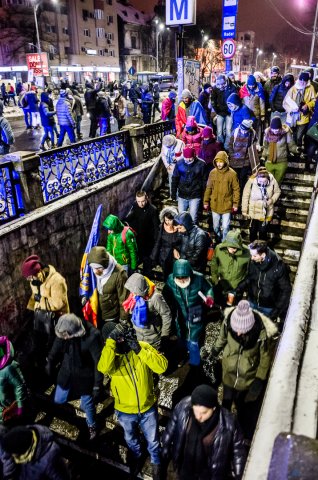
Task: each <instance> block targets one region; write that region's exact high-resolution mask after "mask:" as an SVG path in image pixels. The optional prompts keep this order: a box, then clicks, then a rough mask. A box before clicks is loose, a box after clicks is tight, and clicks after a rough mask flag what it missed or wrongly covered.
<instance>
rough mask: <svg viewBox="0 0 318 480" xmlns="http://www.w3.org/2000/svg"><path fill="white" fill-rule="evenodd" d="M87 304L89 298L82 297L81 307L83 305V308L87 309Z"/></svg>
mask: <svg viewBox="0 0 318 480" xmlns="http://www.w3.org/2000/svg"><path fill="white" fill-rule="evenodd" d="M87 302H88V298H87V297H84V296H82V297H81V305H82V307H85V305H86V303H87Z"/></svg>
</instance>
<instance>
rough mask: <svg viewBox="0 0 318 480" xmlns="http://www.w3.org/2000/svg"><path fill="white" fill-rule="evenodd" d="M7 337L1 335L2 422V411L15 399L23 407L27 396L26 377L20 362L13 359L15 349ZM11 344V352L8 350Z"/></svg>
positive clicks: (0, 406)
mask: <svg viewBox="0 0 318 480" xmlns="http://www.w3.org/2000/svg"><path fill="white" fill-rule="evenodd" d="M6 340H7V339H6V337H0V349H1V355H0V361H1V367H0V423H2V411H3V410H4V409H5V408H7V407H9V406H10V405H11V404H12V403H13V402H14V401H16V402H17V405H18V407H19V408H21V407H23V404H24V401H25V398H26V389H25V383H24V378H23V375H22V373H21V370H20V367H19V364H18V363H17V362H16V361H15V360H13V355H14V349H13V346H12V343H11V342H7V341H6ZM8 345H9V348H10V352H7V351H6V350H7V346H8Z"/></svg>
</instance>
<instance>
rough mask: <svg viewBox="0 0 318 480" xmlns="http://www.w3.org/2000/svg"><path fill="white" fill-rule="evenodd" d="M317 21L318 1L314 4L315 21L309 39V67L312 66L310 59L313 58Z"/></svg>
mask: <svg viewBox="0 0 318 480" xmlns="http://www.w3.org/2000/svg"><path fill="white" fill-rule="evenodd" d="M317 19H318V0H317V4H316V13H315V21H314V27H313V31H312V38H311V47H310V55H309V66H311V64H312V59H313V56H314V49H315V41H316V34H317V32H316V30H317Z"/></svg>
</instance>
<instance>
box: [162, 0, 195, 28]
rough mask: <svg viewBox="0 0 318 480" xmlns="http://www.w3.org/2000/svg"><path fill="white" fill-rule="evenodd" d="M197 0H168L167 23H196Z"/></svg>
mask: <svg viewBox="0 0 318 480" xmlns="http://www.w3.org/2000/svg"><path fill="white" fill-rule="evenodd" d="M196 10H197V6H196V0H166V25H194V24H195V23H196Z"/></svg>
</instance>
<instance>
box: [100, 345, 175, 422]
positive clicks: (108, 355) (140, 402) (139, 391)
mask: <svg viewBox="0 0 318 480" xmlns="http://www.w3.org/2000/svg"><path fill="white" fill-rule="evenodd" d="M139 344H140V346H141V350H140V352H139V353H138V355H137V354H136V353H135V352H133V351H132V350H131V351H130V352H128V353H127V354H125V355H118V354H117V353H116V342H115V340H112V339H111V338H108V339H107V340H106V344H105V347H104V348H103V351H102V355H101V357H100V360H99V362H98V365H97V370H99V371H100V372H102V373H103V374H104V375H109V376H110V378H111V383H110V387H111V390H112V394H113V396H114V399H115V409H116V410H118V411H120V412H124V413H143V412H146V411H147V410H149V408H151V407H152V406H153V405H154V403H155V402H156V396H155V391H154V385H153V374H152V372H155V373H158V374H161V373H163V372H165V371H166V369H167V366H168V360H167V359H166V357H164V356H163V355H162V354H161V353H159V352H157V350H156V349H155V348H153V347H152V346H151V345H148V343H146V342H139Z"/></svg>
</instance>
